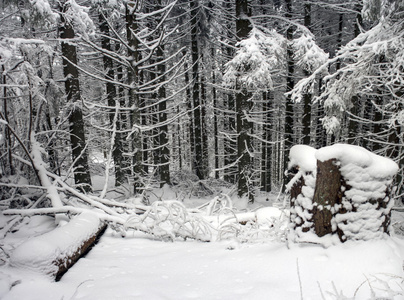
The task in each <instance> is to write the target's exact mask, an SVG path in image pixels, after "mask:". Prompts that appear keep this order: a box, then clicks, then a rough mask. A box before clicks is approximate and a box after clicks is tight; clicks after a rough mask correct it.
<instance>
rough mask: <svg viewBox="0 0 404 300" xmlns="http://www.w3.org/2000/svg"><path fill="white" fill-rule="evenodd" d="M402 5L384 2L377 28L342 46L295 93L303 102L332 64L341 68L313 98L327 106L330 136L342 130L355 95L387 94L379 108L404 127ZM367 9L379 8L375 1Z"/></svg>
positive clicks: (403, 22) (368, 10) (295, 97)
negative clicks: (376, 6) (319, 75)
mask: <svg viewBox="0 0 404 300" xmlns="http://www.w3.org/2000/svg"><path fill="white" fill-rule="evenodd" d="M371 2H372V3H371ZM376 2H378V1H376ZM398 2H400V1H395V2H394V3H390V2H389V3H387V1H383V3H384V4H383V5H382V7H384V8H383V9H382V12H380V13H379V14H381V16H382V17H381V19H380V22H379V23H378V24H377V25H376V26H375V27H373V28H372V29H371V30H369V31H367V32H363V33H361V34H359V35H358V36H357V37H356V38H355V39H353V40H352V41H351V42H349V43H348V44H347V45H345V46H344V47H342V48H341V49H340V50H339V51H338V53H337V55H336V56H335V57H334V58H332V59H329V60H328V61H327V62H326V63H324V64H323V65H321V66H320V67H319V68H318V69H317V70H316V71H315V72H314V73H313V74H312V75H311V76H310V77H308V78H304V79H303V80H301V81H300V82H298V83H297V84H296V86H295V88H294V90H293V91H292V92H291V97H292V100H294V101H300V100H301V99H302V95H303V94H305V93H307V91H310V89H311V88H312V86H313V84H314V82H315V80H316V76H317V75H318V74H319V73H321V72H327V70H328V69H329V68H330V66H331V65H334V64H337V63H339V64H340V65H341V67H340V68H339V69H337V70H336V71H335V72H334V73H332V74H329V75H328V76H326V77H324V79H323V81H324V83H325V84H324V85H323V87H324V88H323V91H322V93H321V94H320V95H319V96H316V97H314V98H313V101H321V102H323V103H324V108H325V112H326V116H325V117H324V118H323V120H322V122H323V126H324V127H325V129H326V130H327V132H328V133H336V132H338V131H339V129H340V124H339V123H340V120H341V119H342V117H343V112H344V111H347V110H349V109H350V108H351V106H352V103H351V101H352V99H353V97H354V96H360V97H362V98H363V99H370V100H371V98H372V96H374V95H381V94H384V95H386V97H389V99H388V101H385V103H383V104H382V105H380V106H379V107H377V109H378V110H382V111H383V112H384V113H385V115H386V117H387V118H389V122H390V124H395V123H396V122H398V124H404V119H403V117H404V114H403V113H402V107H403V103H404V98H403V96H402V92H401V91H400V89H401V84H400V82H404V51H403V49H404V35H403V26H404V19H403V18H402V12H403V11H404V7H403V5H402V4H399V3H398ZM401 2H402V1H401ZM367 6H368V8H367ZM364 9H365V11H367V12H368V13H369V14H373V13H374V12H371V11H370V10H371V9H375V6H374V3H373V1H370V0H369V1H365V7H364ZM400 14H401V15H400Z"/></svg>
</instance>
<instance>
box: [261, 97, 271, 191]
mask: <svg viewBox="0 0 404 300" xmlns="http://www.w3.org/2000/svg"><path fill="white" fill-rule="evenodd" d="M262 98H263V102H264V103H263V105H262V109H263V111H264V113H265V124H264V125H263V128H262V139H263V140H264V142H262V144H261V148H262V152H261V190H262V191H265V192H270V191H271V183H272V178H271V177H272V176H271V175H272V174H271V166H272V157H271V155H272V145H271V144H268V143H267V142H270V141H271V115H272V113H271V102H272V100H273V97H271V93H270V92H264V93H263V96H262Z"/></svg>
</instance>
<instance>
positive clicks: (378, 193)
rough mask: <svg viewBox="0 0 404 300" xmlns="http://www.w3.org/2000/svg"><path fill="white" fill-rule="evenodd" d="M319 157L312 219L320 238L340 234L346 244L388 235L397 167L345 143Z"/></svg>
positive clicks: (328, 148)
mask: <svg viewBox="0 0 404 300" xmlns="http://www.w3.org/2000/svg"><path fill="white" fill-rule="evenodd" d="M316 158H317V181H316V191H315V195H314V206H315V211H314V212H313V218H314V219H315V222H316V223H318V224H316V226H315V232H316V233H317V235H318V236H323V235H325V234H327V233H337V234H338V236H339V239H340V240H341V241H342V242H344V241H346V240H371V239H375V238H380V237H381V236H382V235H383V234H384V233H389V229H390V228H389V227H390V218H391V208H392V207H393V204H394V201H393V200H392V199H391V198H390V194H391V187H392V183H393V177H394V176H395V175H396V173H397V171H398V166H397V164H396V163H395V162H393V161H392V160H390V159H388V158H385V157H381V156H378V155H376V154H373V153H371V152H369V151H368V150H366V149H364V148H361V147H359V146H353V145H342V144H336V145H333V146H329V147H325V148H322V149H319V150H318V151H317V152H316ZM330 215H331V216H332V217H330ZM325 227H327V230H324V228H325Z"/></svg>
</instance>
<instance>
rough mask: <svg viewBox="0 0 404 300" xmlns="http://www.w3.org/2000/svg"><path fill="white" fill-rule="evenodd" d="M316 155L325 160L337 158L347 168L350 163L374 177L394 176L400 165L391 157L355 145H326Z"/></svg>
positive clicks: (317, 157)
mask: <svg viewBox="0 0 404 300" xmlns="http://www.w3.org/2000/svg"><path fill="white" fill-rule="evenodd" d="M315 157H316V159H318V160H320V161H323V162H324V161H326V160H329V159H333V158H335V159H337V160H338V161H340V162H341V165H342V166H345V169H348V168H347V166H350V165H352V167H353V166H356V167H360V168H363V169H364V171H365V172H366V173H367V174H369V175H370V176H371V177H374V178H386V177H393V176H394V175H395V174H396V173H397V171H398V165H397V164H396V163H395V162H394V161H392V160H391V159H389V158H385V157H382V156H379V155H376V154H374V153H372V152H370V151H368V150H366V149H365V148H362V147H359V146H354V145H346V144H335V145H332V146H328V147H324V148H321V149H319V150H317V151H316V153H315ZM352 167H350V168H352ZM345 173H346V174H348V172H345ZM346 174H345V175H346ZM359 179H360V178H359Z"/></svg>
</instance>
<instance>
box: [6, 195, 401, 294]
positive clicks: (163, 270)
mask: <svg viewBox="0 0 404 300" xmlns="http://www.w3.org/2000/svg"><path fill="white" fill-rule="evenodd" d="M178 197H179V194H178V192H177V193H176V192H175V191H172V190H169V189H163V190H159V191H153V194H152V197H151V200H152V201H154V200H157V199H162V200H170V199H175V198H178ZM276 198H277V194H272V195H269V197H267V196H263V197H261V198H259V199H258V201H257V202H256V203H255V205H254V206H253V207H254V208H257V207H259V206H271V205H272V204H273V202H274V201H275V199H276ZM280 198H282V197H280ZM182 200H183V202H184V204H185V205H186V206H187V207H196V206H199V205H200V204H202V203H204V202H206V201H207V200H208V198H206V199H205V198H191V197H188V198H187V197H185V196H184V197H183V198H182ZM280 200H282V199H280ZM235 204H237V207H238V208H239V209H243V208H245V206H246V203H242V202H240V203H235ZM275 204H276V203H275ZM277 204H278V205H280V203H277ZM4 218H5V217H4V216H1V215H0V228H1V227H3V226H4V221H5V219H4ZM403 220H404V213H396V212H395V213H394V220H393V221H394V222H397V223H400V224H404V223H403ZM2 223H3V224H2ZM53 228H54V220H53V219H52V218H50V217H45V216H35V217H32V218H25V219H24V222H22V223H21V224H19V225H18V226H17V227H16V229H20V230H18V231H15V232H14V233H12V234H8V235H7V236H6V238H5V239H3V240H0V246H1V247H2V249H3V250H4V251H5V252H6V253H11V252H12V251H13V248H14V247H16V246H17V245H18V244H20V243H21V242H22V241H24V240H25V239H27V238H29V237H32V236H35V235H40V234H42V233H44V232H47V231H50V230H52V229H53ZM0 259H2V260H3V261H6V262H7V258H6V257H4V256H3V257H1V256H0ZM403 260H404V239H403V236H399V235H395V236H393V237H388V238H385V239H383V240H378V241H368V242H348V243H345V244H342V245H338V246H331V247H329V248H323V247H321V246H319V245H314V244H300V245H297V244H291V245H287V244H286V243H285V242H279V241H270V240H262V239H260V240H255V242H248V243H240V242H238V241H236V240H225V241H220V242H211V243H203V242H197V241H190V240H188V241H175V242H162V241H159V240H156V239H153V238H151V237H150V236H146V235H145V234H143V233H139V232H130V233H129V234H128V235H127V236H126V237H125V238H122V237H121V236H120V235H118V234H116V233H114V232H113V231H112V230H110V229H108V230H107V232H106V233H105V234H104V236H103V237H102V238H101V240H100V242H99V243H98V244H97V245H96V246H95V247H94V248H93V249H92V250H91V252H90V253H89V254H88V255H87V256H86V257H85V258H82V259H80V260H79V261H78V263H76V264H75V265H74V266H73V267H72V268H71V269H70V270H69V271H68V272H67V273H66V274H65V275H64V276H63V278H62V279H61V281H60V282H53V281H52V280H50V279H49V278H47V277H45V276H43V275H40V274H38V273H34V272H32V271H28V270H23V269H17V268H12V267H10V266H9V265H8V263H4V262H3V263H2V261H0V299H4V300H10V299H18V300H25V299H27V300H30V299H32V300H35V299H38V300H39V299H40V300H44V299H45V300H47V299H58V300H60V299H64V300H67V299H97V300H99V299H108V300H110V299H142V300H143V299H147V300H157V299H167V300H170V299H172V300H178V299H179V300H181V299H201V300H202V299H203V300H206V299H207V300H209V299H212V300H213V299H229V300H230V299H231V300H241V299H249V300H251V299H276V300H277V299H280V300H283V299H286V300H287V299H291V300H295V299H305V300H308V299H313V300H317V299H340V300H342V299H395V300H397V299H404V271H403ZM2 264H3V265H2Z"/></svg>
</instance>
